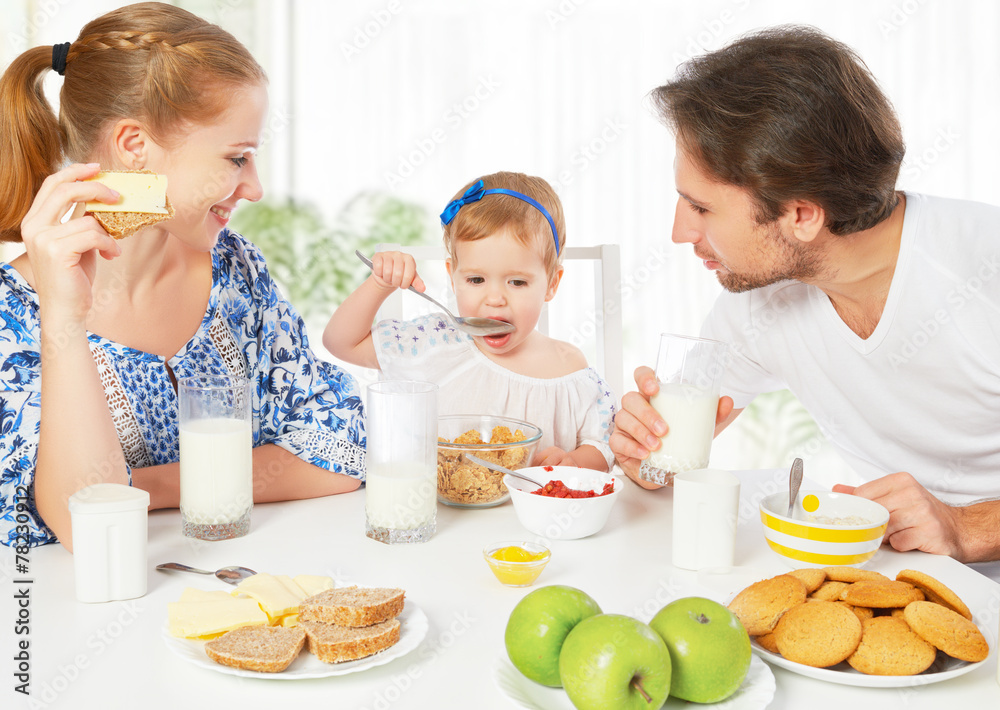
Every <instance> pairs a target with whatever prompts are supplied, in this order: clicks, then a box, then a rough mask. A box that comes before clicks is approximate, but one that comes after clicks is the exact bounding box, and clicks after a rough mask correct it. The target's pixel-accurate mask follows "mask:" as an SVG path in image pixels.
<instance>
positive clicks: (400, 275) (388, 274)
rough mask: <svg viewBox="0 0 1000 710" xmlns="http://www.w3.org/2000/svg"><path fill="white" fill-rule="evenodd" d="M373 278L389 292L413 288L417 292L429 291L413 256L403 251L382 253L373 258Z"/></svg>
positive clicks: (377, 253)
mask: <svg viewBox="0 0 1000 710" xmlns="http://www.w3.org/2000/svg"><path fill="white" fill-rule="evenodd" d="M372 278H373V279H375V283H376V284H377V285H378V286H379V287H380V288H383V289H385V290H387V291H393V290H395V289H397V288H409V287H410V286H412V287H413V288H415V289H416V290H417V291H420V292H423V291H425V290H426V289H427V287H426V286H425V285H424V281H423V279H421V278H420V276H419V275H417V262H416V261H414V259H413V256H412V255H410V254H405V253H403V252H401V251H380V252H376V253H375V255H374V256H372Z"/></svg>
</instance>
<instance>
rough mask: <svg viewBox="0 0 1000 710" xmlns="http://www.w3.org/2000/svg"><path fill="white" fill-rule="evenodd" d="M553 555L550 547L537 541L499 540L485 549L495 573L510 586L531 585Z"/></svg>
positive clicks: (485, 554) (484, 551) (486, 556)
mask: <svg viewBox="0 0 1000 710" xmlns="http://www.w3.org/2000/svg"><path fill="white" fill-rule="evenodd" d="M551 556H552V553H551V552H549V549H548V548H547V547H545V545H540V544H538V543H537V542H521V541H516V542H498V543H496V544H493V545H489V546H488V547H486V548H485V549H484V550H483V557H485V558H486V563H487V564H488V565H489V566H490V569H491V570H493V574H494V575H495V576H496V578H497V579H498V580H500V583H501V584H504V585H506V586H508V587H528V586H531V584H532V583H534V581H535V580H536V579H538V575H540V574H541V573H542V570H543V569H544V568H545V565H547V564H548V562H549V558H550V557H551Z"/></svg>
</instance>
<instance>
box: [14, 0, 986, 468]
mask: <svg viewBox="0 0 1000 710" xmlns="http://www.w3.org/2000/svg"><path fill="white" fill-rule="evenodd" d="M120 4H122V3H114V2H104V1H102V0H5V2H4V3H3V5H2V8H0V61H2V63H3V64H4V65H5V66H6V64H7V63H9V62H10V60H11V59H12V58H13V57H14V56H16V54H17V53H18V52H20V51H22V50H23V49H25V48H27V47H29V46H34V45H37V44H52V43H55V42H63V41H67V40H72V39H75V37H76V36H77V34H78V32H79V29H80V27H81V26H82V25H83V24H84V23H85V22H86V21H88V20H90V19H92V18H93V17H95V16H97V15H99V14H102V13H103V12H106V11H107V10H109V9H111V8H113V7H116V6H118V5H120ZM175 4H178V5H181V6H183V7H185V8H187V9H190V10H192V11H193V12H195V13H197V14H200V15H202V16H204V17H206V18H208V19H210V20H212V21H215V22H218V23H220V24H222V25H223V26H224V27H226V28H227V29H229V30H230V31H232V32H233V33H234V34H235V35H237V36H238V37H239V38H240V39H241V40H243V41H244V42H245V43H246V44H247V45H248V46H249V47H250V49H251V51H253V52H254V54H255V56H257V58H258V59H259V60H260V61H261V63H262V64H263V65H264V66H265V69H266V70H267V71H268V74H269V76H270V90H271V117H270V122H269V128H270V130H269V131H268V142H267V144H266V145H265V146H264V147H263V149H262V151H261V157H260V161H261V165H262V179H263V182H264V185H265V189H266V190H267V192H268V193H269V196H270V197H272V198H273V197H281V196H288V195H290V196H294V197H295V198H296V199H297V200H301V201H303V202H311V203H315V204H316V205H318V206H320V207H321V209H322V211H323V213H324V214H325V215H326V216H327V217H329V218H331V219H332V218H333V217H334V216H335V215H336V214H337V213H338V211H339V210H340V209H341V208H342V207H343V206H344V204H346V203H347V201H348V200H350V199H351V198H352V197H353V196H355V195H356V194H357V193H359V192H361V191H363V190H379V191H385V192H388V193H390V194H392V195H394V196H397V197H399V198H402V199H405V200H408V201H412V202H415V203H419V204H421V205H423V206H424V207H426V209H427V211H428V214H429V215H436V214H438V213H439V212H440V210H441V208H442V207H443V205H444V204H445V203H446V201H447V199H448V198H449V197H450V196H451V195H452V194H453V193H454V192H455V191H457V189H458V188H459V187H461V186H462V185H463V184H464V183H465V182H467V181H468V180H470V179H472V178H473V177H476V176H479V175H482V174H485V173H489V172H493V171H496V170H501V169H506V170H517V171H522V172H526V173H530V174H536V175H540V176H542V177H544V178H546V179H548V180H549V181H550V182H552V183H553V185H554V186H555V187H556V188H557V191H558V192H559V194H560V196H561V198H562V200H563V202H564V206H565V209H566V215H567V227H568V240H569V244H571V245H592V244H599V243H605V242H611V243H617V244H620V245H621V252H622V282H623V286H627V289H626V291H627V292H628V294H629V297H627V298H626V299H625V301H624V303H623V313H624V326H625V337H624V343H623V348H624V363H625V370H626V374H625V380H626V382H627V383H631V381H632V378H631V372H632V370H633V369H634V368H635V367H636V366H638V365H639V364H644V363H650V362H651V361H652V360H653V358H654V357H655V351H656V345H657V334H658V333H660V332H663V331H672V332H677V333H687V334H696V333H697V332H698V329H699V325H700V323H701V321H702V319H703V318H704V316H705V315H706V314H707V312H708V310H709V308H710V307H711V305H712V302H713V300H714V298H715V297H716V295H717V294H718V293H719V290H720V289H719V286H718V284H717V283H716V281H715V278H714V277H713V275H712V274H710V273H709V272H706V271H705V270H704V269H703V268H702V266H701V264H700V263H699V261H698V260H697V259H695V258H694V257H693V256H692V255H691V247H690V245H685V246H675V245H673V244H672V243H671V242H670V229H671V222H672V217H673V210H674V207H675V203H676V194H675V191H674V185H673V174H672V161H673V157H674V145H673V139H672V137H671V135H670V134H669V132H668V131H667V130H666V129H665V128H664V127H663V126H662V125H661V124H660V123H659V122H658V121H657V120H656V118H655V116H654V115H653V113H652V112H651V111H650V109H649V105H648V100H647V94H648V92H649V91H650V90H651V89H653V88H654V87H656V86H658V85H659V84H661V83H663V82H664V81H666V80H668V79H669V78H670V77H671V76H672V75H673V74H674V70H675V67H676V66H677V65H678V64H679V63H680V62H682V61H684V60H685V59H687V58H689V57H690V56H692V55H696V54H700V53H703V52H705V51H710V50H713V49H716V48H718V47H720V46H722V45H724V44H725V43H727V42H728V41H729V40H731V39H733V38H735V37H737V36H738V35H740V34H742V33H744V32H747V31H750V30H753V29H756V28H760V27H763V26H767V25H774V24H783V23H804V24H811V25H815V26H817V27H819V28H820V29H822V30H823V31H825V32H827V33H828V34H830V35H832V36H833V37H835V38H837V39H840V40H842V41H844V42H846V43H848V44H849V45H851V46H852V47H854V48H855V49H856V50H857V51H858V52H859V53H860V55H861V56H862V57H863V58H864V60H865V61H866V62H867V64H868V66H869V67H870V68H871V70H872V72H873V73H874V75H875V76H876V77H877V79H878V80H879V81H880V83H881V85H882V87H883V88H884V90H885V91H886V92H887V94H888V95H889V97H890V98H891V100H892V102H893V104H894V105H895V107H896V110H897V112H898V114H899V117H900V120H901V122H902V125H903V131H904V138H905V140H906V144H907V156H906V162H905V163H904V165H903V169H902V173H901V177H900V181H899V186H900V187H901V188H904V189H908V190H913V191H918V192H927V193H931V194H938V195H945V196H950V197H957V198H965V199H973V200H980V201H985V202H992V203H996V202H997V201H998V199H1000V197H998V187H1000V179H998V178H997V172H996V168H995V164H996V160H997V157H998V156H1000V133H998V131H997V129H996V125H997V116H998V115H1000V92H998V90H997V86H998V82H1000V50H998V48H997V44H996V36H997V33H998V30H1000V5H998V4H995V3H992V2H989V1H988V0H978V1H977V0H964V1H963V0H951V1H949V2H945V1H944V0H924V1H918V0H841V1H839V2H810V3H803V2H797V1H792V0H788V1H781V0H715V1H709V2H699V3H692V2H676V1H673V0H671V1H669V2H640V1H638V0H615V1H612V0H589V1H583V0H551V1H539V0H506V1H505V2H502V3H497V2H470V1H466V2H460V1H457V0H456V1H445V0H391V1H388V0H376V1H372V2H357V1H352V2H346V1H335V2H321V1H320V0H298V1H296V2H281V1H279V0H188V1H184V2H177V3H175ZM57 82H58V77H54V76H53V77H50V78H49V79H47V83H46V86H47V88H48V89H50V90H51V91H50V93H52V95H53V96H54V92H55V91H57V90H58V83H57ZM433 233H434V234H435V238H436V232H433ZM247 236H248V237H250V238H251V239H252V238H253V235H252V234H250V235H247ZM18 251H19V248H18V247H16V246H15V247H7V248H5V249H4V251H3V252H2V253H3V255H4V257H5V258H10V257H11V256H13V255H14V254H16V253H18ZM442 270H443V267H442ZM589 279H590V277H589V275H588V276H586V277H585V278H578V279H574V278H573V274H569V275H568V276H567V279H566V281H565V282H564V288H563V290H562V291H561V292H560V294H559V295H558V296H557V297H556V302H555V303H554V304H553V314H554V315H553V326H554V328H553V334H554V335H556V336H557V337H563V338H566V339H571V338H574V337H575V335H576V334H578V333H579V332H580V329H581V327H582V324H583V323H584V322H585V321H586V319H587V318H588V317H591V316H590V312H591V309H590V303H591V302H592V297H591V296H590V295H588V294H587V293H586V289H587V286H589V284H590V280H589ZM442 283H443V282H442ZM442 288H444V287H443V286H442ZM440 295H443V294H440ZM330 307H331V309H332V308H333V307H334V304H330ZM322 326H323V322H322V321H320V322H317V323H310V328H311V332H312V335H313V341H314V345H315V347H317V349H318V350H319V351H320V352H321V354H323V355H324V356H327V354H326V353H325V352H323V351H322V346H321V345H320V344H319V339H320V329H321V328H322ZM580 344H581V345H582V346H583V347H584V349H585V351H586V352H587V353H588V355H590V356H591V357H592V356H593V353H594V343H592V342H590V343H585V342H584V343H580ZM359 376H360V377H361V378H362V379H365V377H368V378H370V377H371V373H359ZM619 394H620V393H619ZM772 409H773V411H770V412H768V411H766V410H765V411H763V413H762V414H761V416H759V417H758V421H757V423H756V430H755V431H753V432H749V431H748V425H747V424H744V423H742V422H738V424H740V426H737V427H734V428H733V431H728V432H726V433H725V434H724V435H723V436H722V437H721V438H720V439H719V440H718V441H717V443H716V446H715V451H714V454H713V465H716V466H723V467H729V468H748V467H757V466H761V465H768V466H771V465H774V466H778V465H785V464H787V463H788V456H789V455H790V453H789V451H788V450H787V449H783V448H782V446H781V444H780V439H781V436H780V432H781V431H782V429H783V428H787V427H788V426H789V422H788V421H786V420H787V418H788V417H789V416H799V415H795V414H792V415H789V414H788V410H787V408H784V409H782V408H772ZM744 418H747V415H746V414H744V415H743V416H742V417H741V419H744ZM776 434H777V436H776ZM776 440H778V443H775V441H776ZM804 451H805V453H806V455H807V456H808V457H809V458H807V467H806V473H807V475H808V476H811V477H813V478H816V479H818V480H820V481H822V482H829V483H832V482H834V481H836V480H845V481H849V480H854V479H853V474H851V473H850V472H849V471H846V470H845V469H844V467H843V464H842V463H840V462H839V460H838V459H837V458H836V456H835V455H833V454H832V453H830V451H829V449H828V448H827V447H826V446H825V445H823V441H822V437H821V436H817V437H816V438H815V440H814V441H811V442H809V446H807V447H806V448H805V449H804Z"/></svg>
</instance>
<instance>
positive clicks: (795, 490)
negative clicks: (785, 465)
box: [788, 459, 802, 518]
mask: <svg viewBox="0 0 1000 710" xmlns="http://www.w3.org/2000/svg"><path fill="white" fill-rule="evenodd" d="M801 485H802V459H795V460H794V461H792V470H791V471H790V472H789V474H788V517H789V518H790V517H792V512H793V510H794V508H795V501H796V500H797V499H798V497H799V486H801Z"/></svg>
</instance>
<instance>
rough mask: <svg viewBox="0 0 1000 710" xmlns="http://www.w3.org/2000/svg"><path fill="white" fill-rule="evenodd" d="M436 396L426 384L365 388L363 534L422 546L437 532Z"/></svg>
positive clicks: (395, 382) (435, 389) (385, 384)
mask: <svg viewBox="0 0 1000 710" xmlns="http://www.w3.org/2000/svg"><path fill="white" fill-rule="evenodd" d="M437 392H438V387H437V385H435V384H431V383H430V382H414V381H405V380H385V381H382V382H376V383H373V384H371V385H369V386H368V397H367V401H366V402H365V408H366V425H365V428H366V434H367V437H368V456H367V472H366V474H365V534H366V535H367V536H368V537H370V538H372V539H374V540H378V541H379V542H384V543H387V544H395V543H406V542H426V541H427V540H430V539H431V537H433V536H434V532H435V531H436V529H437V437H438V432H437V426H438V417H437Z"/></svg>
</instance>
